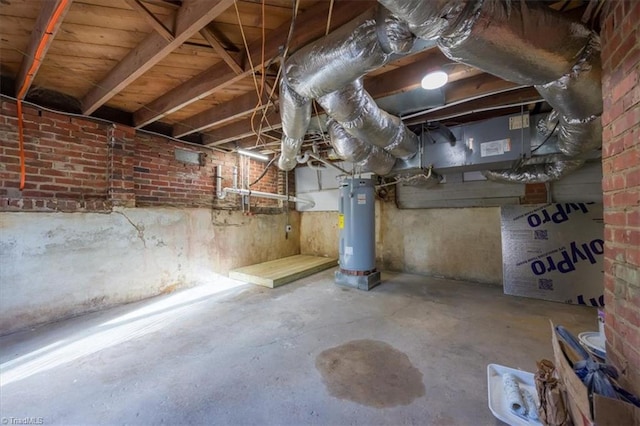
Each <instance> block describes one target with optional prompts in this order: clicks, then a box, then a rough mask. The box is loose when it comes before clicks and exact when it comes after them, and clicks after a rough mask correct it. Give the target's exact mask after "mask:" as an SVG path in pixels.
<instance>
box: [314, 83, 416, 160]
mask: <svg viewBox="0 0 640 426" xmlns="http://www.w3.org/2000/svg"><path fill="white" fill-rule="evenodd" d="M317 101H318V103H319V104H320V105H322V107H323V108H324V110H325V111H326V113H327V115H329V116H330V117H331V118H333V119H334V120H336V121H337V122H338V123H340V125H341V126H342V127H343V128H344V129H345V130H346V131H347V132H348V133H349V134H350V135H352V136H355V137H356V138H358V139H360V140H362V141H366V142H368V143H370V144H372V145H375V146H377V147H380V148H383V149H384V150H385V151H387V152H388V153H390V154H391V155H393V156H394V157H397V158H401V159H407V158H411V157H412V156H413V155H414V154H415V153H416V152H417V151H418V137H417V136H416V134H415V133H413V132H411V131H410V130H409V129H407V127H406V126H405V125H404V124H402V120H400V119H399V118H398V117H396V116H394V115H391V114H389V113H387V112H386V111H383V110H381V109H380V108H379V107H378V105H377V104H376V102H375V101H374V100H373V98H372V97H371V95H369V94H368V93H367V92H366V91H365V90H364V87H363V85H362V78H359V79H357V80H355V81H353V82H352V83H350V84H347V85H346V86H344V87H343V88H342V89H340V90H336V91H335V92H333V93H329V94H328V95H325V96H322V97H320V98H318V99H317Z"/></svg>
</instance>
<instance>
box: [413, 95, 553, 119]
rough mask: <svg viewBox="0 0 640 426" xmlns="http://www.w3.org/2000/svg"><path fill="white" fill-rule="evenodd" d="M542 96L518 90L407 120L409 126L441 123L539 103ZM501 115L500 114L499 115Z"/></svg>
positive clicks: (459, 104)
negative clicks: (452, 118) (519, 105)
mask: <svg viewBox="0 0 640 426" xmlns="http://www.w3.org/2000/svg"><path fill="white" fill-rule="evenodd" d="M540 100H542V96H540V94H539V93H538V91H537V90H536V89H535V88H533V87H524V88H517V89H514V90H509V91H506V92H503V93H499V94H494V95H487V96H485V97H483V98H479V99H475V100H472V101H468V102H463V103H458V104H456V105H452V106H449V107H445V108H437V109H436V110H435V111H425V113H424V114H421V115H419V116H416V117H412V118H411V119H409V120H406V121H405V123H406V124H408V125H411V124H418V123H423V122H425V121H439V120H445V119H448V118H450V117H457V116H464V115H470V114H476V113H479V112H484V111H490V110H494V109H495V110H499V109H502V107H506V106H513V105H516V104H519V103H522V102H531V103H533V102H538V101H540ZM497 114H499V113H497Z"/></svg>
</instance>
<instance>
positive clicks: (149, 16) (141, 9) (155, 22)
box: [125, 0, 175, 42]
mask: <svg viewBox="0 0 640 426" xmlns="http://www.w3.org/2000/svg"><path fill="white" fill-rule="evenodd" d="M125 1H126V2H127V4H128V5H129V7H130V8H131V9H133V10H135V11H137V12H138V13H139V14H140V16H142V18H143V19H144V20H145V21H147V23H148V24H149V25H151V27H152V28H153V29H154V30H155V31H157V32H158V34H160V35H161V36H162V37H163V38H164V39H165V40H167V41H168V42H171V41H173V40H174V39H175V36H174V35H173V32H172V31H171V30H170V29H169V28H167V27H165V25H164V24H163V23H162V22H160V20H159V19H158V18H157V17H156V15H154V14H153V12H151V11H150V10H149V9H147V6H145V5H144V4H142V2H141V1H140V0H125Z"/></svg>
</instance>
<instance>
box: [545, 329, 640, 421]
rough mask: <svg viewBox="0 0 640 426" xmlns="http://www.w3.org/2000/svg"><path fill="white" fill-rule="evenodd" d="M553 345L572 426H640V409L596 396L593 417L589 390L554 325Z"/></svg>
mask: <svg viewBox="0 0 640 426" xmlns="http://www.w3.org/2000/svg"><path fill="white" fill-rule="evenodd" d="M551 336H552V337H551V343H552V345H553V355H554V358H555V364H556V370H557V371H558V374H559V375H560V380H561V381H562V383H563V384H564V386H565V389H566V394H565V397H566V400H565V403H566V405H568V407H569V411H570V413H571V417H572V419H573V424H574V425H576V426H592V425H596V426H637V425H640V408H638V407H636V406H634V405H632V404H629V403H626V402H624V401H619V400H615V399H611V398H607V397H605V396H602V395H597V394H596V395H594V396H593V416H592V415H591V409H590V407H589V395H588V391H587V387H586V386H585V385H584V384H582V381H581V380H580V378H579V377H578V376H577V375H576V373H575V372H574V371H573V368H572V367H571V364H569V359H568V358H567V355H566V353H569V350H568V349H567V348H565V345H564V344H563V343H562V342H561V341H560V340H558V336H557V335H556V332H555V327H554V325H553V323H551Z"/></svg>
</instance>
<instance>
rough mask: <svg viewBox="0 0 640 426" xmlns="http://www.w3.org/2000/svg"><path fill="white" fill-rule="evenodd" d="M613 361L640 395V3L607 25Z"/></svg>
mask: <svg viewBox="0 0 640 426" xmlns="http://www.w3.org/2000/svg"><path fill="white" fill-rule="evenodd" d="M601 37H602V65H603V79H602V80H603V81H602V83H603V87H602V93H603V101H604V105H603V106H604V113H603V115H602V124H603V146H602V166H603V182H602V188H603V191H604V209H605V213H604V222H605V234H604V235H605V253H604V254H605V312H606V336H607V356H608V357H609V358H610V360H611V361H612V362H613V364H614V365H616V366H617V367H619V369H620V370H621V371H622V377H623V380H624V381H625V382H626V383H625V384H626V385H627V386H629V387H630V388H632V389H633V390H634V391H635V393H636V394H638V393H640V142H639V141H640V42H639V40H640V2H638V1H632V0H626V1H610V2H607V8H606V12H605V14H604V15H603V20H602V32H601Z"/></svg>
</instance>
